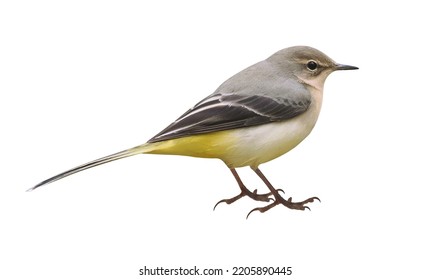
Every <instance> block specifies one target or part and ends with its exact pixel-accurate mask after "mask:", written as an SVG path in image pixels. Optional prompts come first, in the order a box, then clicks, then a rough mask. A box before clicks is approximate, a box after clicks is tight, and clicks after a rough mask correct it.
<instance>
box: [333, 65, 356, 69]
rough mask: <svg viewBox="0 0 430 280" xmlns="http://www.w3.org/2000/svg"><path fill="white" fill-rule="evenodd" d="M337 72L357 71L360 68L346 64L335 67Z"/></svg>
mask: <svg viewBox="0 0 430 280" xmlns="http://www.w3.org/2000/svg"><path fill="white" fill-rule="evenodd" d="M334 69H335V70H356V69H358V67H355V66H351V65H346V64H336V65H335V67H334Z"/></svg>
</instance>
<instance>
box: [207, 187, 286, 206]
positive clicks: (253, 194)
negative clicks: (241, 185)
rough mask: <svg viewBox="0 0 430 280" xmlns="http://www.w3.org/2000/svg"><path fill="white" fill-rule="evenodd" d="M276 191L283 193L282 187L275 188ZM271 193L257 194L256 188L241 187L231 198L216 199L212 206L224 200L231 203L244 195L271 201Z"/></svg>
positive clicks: (257, 199)
mask: <svg viewBox="0 0 430 280" xmlns="http://www.w3.org/2000/svg"><path fill="white" fill-rule="evenodd" d="M276 191H277V192H278V193H279V192H282V193H285V192H284V191H283V190H282V189H277V190H276ZM272 195H273V194H272V193H264V194H258V193H257V190H256V189H255V190H254V191H253V192H250V191H249V190H248V189H242V190H241V192H240V193H239V194H238V195H236V196H234V197H232V198H226V199H221V200H220V201H218V202H217V204H215V206H214V210H215V208H216V207H217V206H218V204H220V203H223V202H224V203H226V204H232V203H233V202H235V201H237V200H239V199H240V198H242V197H244V196H248V197H250V198H252V199H253V200H256V201H264V202H269V201H273V198H271V197H270V196H272Z"/></svg>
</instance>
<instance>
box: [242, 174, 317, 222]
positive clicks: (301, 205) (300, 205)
mask: <svg viewBox="0 0 430 280" xmlns="http://www.w3.org/2000/svg"><path fill="white" fill-rule="evenodd" d="M253 170H254V172H255V173H257V175H258V177H260V179H261V180H263V182H264V183H265V184H266V186H267V187H268V188H269V190H270V192H271V193H272V194H273V197H274V198H275V201H273V202H272V203H271V204H269V205H267V206H264V207H258V208H254V209H252V210H251V211H250V212H249V213H248V215H247V216H246V218H248V217H249V215H250V214H251V213H252V212H254V211H260V212H261V213H264V212H266V211H268V210H270V209H272V208H273V207H275V206H276V205H278V204H282V205H284V206H285V207H288V208H290V209H295V210H305V209H309V210H311V209H310V208H309V207H308V206H306V204H307V203H311V202H314V201H315V200H318V201H319V202H321V200H320V199H319V198H318V197H316V196H314V197H311V198H308V199H306V200H304V201H301V202H293V201H292V198H291V197H290V198H289V199H288V200H285V199H284V198H283V197H282V196H281V195H280V194H279V192H278V191H277V190H276V189H275V188H274V187H273V186H272V184H270V182H269V180H267V178H266V176H264V174H263V172H261V170H260V169H258V168H256V169H253Z"/></svg>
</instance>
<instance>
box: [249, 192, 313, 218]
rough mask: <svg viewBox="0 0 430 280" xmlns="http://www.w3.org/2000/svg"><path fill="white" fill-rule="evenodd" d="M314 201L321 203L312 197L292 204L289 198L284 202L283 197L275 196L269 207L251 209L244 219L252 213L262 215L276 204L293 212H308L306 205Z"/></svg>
mask: <svg viewBox="0 0 430 280" xmlns="http://www.w3.org/2000/svg"><path fill="white" fill-rule="evenodd" d="M315 200H318V201H319V202H321V200H320V199H319V198H318V197H316V196H314V197H311V198H308V199H306V200H303V201H301V202H293V201H292V198H291V197H290V198H289V199H288V200H285V199H284V198H283V197H281V196H280V195H275V201H273V202H272V203H270V204H269V205H267V206H264V207H257V208H254V209H252V210H251V211H250V212H249V213H248V215H247V216H246V218H247V219H248V217H249V215H250V214H251V213H252V212H254V211H260V213H264V212H266V211H268V210H270V209H272V208H273V207H275V206H276V205H278V204H282V205H284V206H285V207H288V208H290V209H294V210H302V211H303V210H305V209H308V210H309V211H310V210H311V209H310V208H309V207H308V206H306V204H307V203H312V202H314V201H315Z"/></svg>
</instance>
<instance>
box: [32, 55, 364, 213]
mask: <svg viewBox="0 0 430 280" xmlns="http://www.w3.org/2000/svg"><path fill="white" fill-rule="evenodd" d="M355 69H358V67H355V66H351V65H346V64H339V63H336V62H335V61H334V60H332V59H331V58H330V57H328V56H327V55H325V54H324V53H323V52H321V51H319V50H317V49H315V48H312V47H308V46H294V47H289V48H285V49H282V50H279V51H277V52H275V53H274V54H273V55H271V56H269V57H268V58H267V59H265V60H262V61H260V62H258V63H256V64H254V65H251V66H249V67H248V68H245V69H244V70H242V71H240V72H239V73H237V74H235V75H233V76H232V77H231V78H229V79H227V80H226V81H225V82H224V83H222V84H221V85H220V86H219V87H218V88H217V89H216V90H215V91H214V92H213V93H212V94H210V95H209V96H207V97H206V98H204V99H203V100H201V101H200V102H198V103H197V104H196V105H195V106H194V107H192V108H191V109H189V110H188V111H186V112H185V113H184V114H183V115H181V116H180V117H179V118H178V119H177V120H175V121H174V122H173V123H171V124H170V125H169V126H167V127H166V128H165V129H163V130H162V131H160V132H159V133H158V134H156V135H155V136H154V137H152V138H151V139H149V140H148V141H147V142H146V143H144V144H142V145H139V146H136V147H133V148H130V149H127V150H124V151H121V152H118V153H115V154H112V155H108V156H106V157H102V158H99V159H96V160H94V161H91V162H88V163H85V164H82V165H80V166H77V167H75V168H72V169H70V170H67V171H65V172H62V173H60V174H58V175H55V176H53V177H51V178H48V179H46V180H44V181H42V182H40V183H38V184H37V185H35V186H33V187H32V188H30V189H28V191H32V190H35V189H37V188H39V187H41V186H43V185H46V184H49V183H52V182H55V181H57V180H60V179H62V178H64V177H67V176H70V175H72V174H75V173H77V172H80V171H83V170H86V169H89V168H92V167H95V166H98V165H102V164H105V163H108V162H111V161H114V160H119V159H122V158H126V157H129V156H134V155H138V154H168V155H182V156H191V157H200V158H218V159H220V160H221V161H222V162H224V164H225V165H226V166H227V167H228V168H229V170H230V172H231V173H232V174H233V176H234V178H235V180H236V182H237V184H238V186H239V189H240V193H239V194H238V195H236V196H234V197H232V198H227V199H222V200H220V201H219V202H218V203H216V204H215V206H214V210H215V208H216V207H217V205H219V204H220V203H226V204H232V203H234V202H236V201H237V200H239V199H241V198H243V197H249V198H251V199H253V200H255V201H262V202H267V203H268V204H267V205H266V206H263V207H256V208H254V209H252V210H251V211H250V212H249V213H248V215H247V218H248V217H249V215H250V214H251V213H252V212H254V211H259V212H261V213H264V212H266V211H268V210H270V209H272V208H273V207H275V206H277V205H283V206H285V207H287V208H290V209H294V210H305V209H308V210H310V208H309V207H308V206H307V204H309V203H312V202H314V201H316V200H317V201H320V199H319V198H318V197H311V198H308V199H306V200H303V201H298V202H294V201H292V197H290V198H288V199H285V198H284V197H283V196H282V195H281V193H284V194H285V192H284V191H283V190H282V189H276V188H275V187H274V186H273V185H272V184H271V183H270V182H269V180H268V179H267V178H266V176H265V175H264V174H263V173H262V171H261V170H260V168H259V166H260V165H261V164H263V163H266V162H268V161H271V160H273V159H275V158H278V157H279V156H281V155H283V154H285V153H287V152H289V151H290V150H292V149H293V148H294V147H296V146H297V145H298V144H299V143H300V142H302V141H303V140H304V139H305V138H306V137H307V136H308V135H309V134H310V132H311V131H312V129H313V128H314V126H315V124H316V122H317V119H318V116H319V113H320V110H321V105H322V100H323V88H324V83H325V80H326V78H327V77H328V75H329V74H331V73H332V72H334V71H338V70H355ZM241 167H250V168H251V169H252V170H253V171H254V172H255V173H256V174H257V176H258V177H259V178H260V179H261V180H262V181H263V182H264V184H265V185H266V186H267V188H268V189H269V192H267V193H258V192H257V190H254V191H250V190H249V189H248V188H247V187H246V186H245V184H244V183H243V182H242V180H241V178H240V177H239V174H238V173H237V170H236V169H237V168H241Z"/></svg>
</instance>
